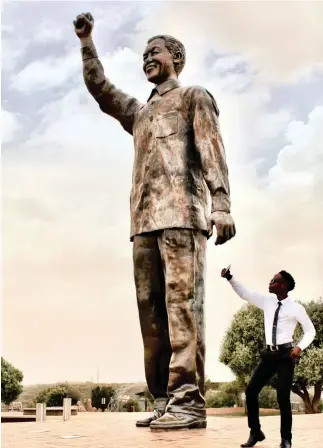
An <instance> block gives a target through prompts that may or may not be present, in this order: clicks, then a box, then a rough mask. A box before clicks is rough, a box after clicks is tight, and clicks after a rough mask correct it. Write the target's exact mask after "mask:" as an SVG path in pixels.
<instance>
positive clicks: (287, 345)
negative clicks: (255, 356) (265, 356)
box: [267, 342, 294, 352]
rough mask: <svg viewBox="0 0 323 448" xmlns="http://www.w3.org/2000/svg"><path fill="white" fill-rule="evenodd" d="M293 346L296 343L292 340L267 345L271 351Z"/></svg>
mask: <svg viewBox="0 0 323 448" xmlns="http://www.w3.org/2000/svg"><path fill="white" fill-rule="evenodd" d="M293 347H294V345H293V343H292V342H287V343H286V344H280V345H267V350H270V351H271V352H278V351H279V350H284V349H287V348H293Z"/></svg>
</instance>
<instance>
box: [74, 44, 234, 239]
mask: <svg viewBox="0 0 323 448" xmlns="http://www.w3.org/2000/svg"><path fill="white" fill-rule="evenodd" d="M82 50H83V55H84V54H87V55H88V54H90V55H91V51H90V50H86V49H82ZM92 51H93V50H92ZM84 78H85V82H86V85H87V87H88V90H89V91H90V93H91V94H92V95H93V96H94V98H95V99H96V101H97V102H98V104H99V106H100V108H101V110H102V111H103V112H105V113H107V114H108V115H110V116H112V117H114V118H115V119H117V120H118V121H119V122H120V123H121V125H122V126H123V128H124V129H125V130H126V131H127V132H129V133H130V134H131V135H133V137H134V149H135V155H134V166H133V175H132V189H131V197H130V212H131V238H132V237H133V236H134V235H138V234H141V233H144V232H151V231H155V230H161V229H166V228H191V229H199V230H201V231H203V232H207V216H208V214H209V210H208V198H209V193H210V197H211V211H212V212H214V211H226V212H230V189H229V182H228V169H227V165H226V160H225V151H224V145H223V142H222V137H221V133H220V129H219V121H218V115H219V112H218V108H217V105H216V102H215V100H214V98H213V97H212V95H211V94H210V93H209V92H208V91H207V90H206V89H204V88H202V87H199V86H194V87H181V86H180V83H179V81H178V80H175V79H169V80H168V81H166V82H165V83H163V84H161V85H159V86H156V88H154V89H153V91H152V93H151V95H150V97H149V99H148V102H147V103H146V104H142V103H140V102H139V101H138V100H137V99H135V98H133V97H131V96H129V95H127V94H125V93H124V92H122V91H121V90H119V89H117V88H116V87H115V86H114V85H113V84H112V83H111V82H110V81H109V80H108V79H107V78H106V77H105V76H104V72H103V67H102V65H101V63H100V61H99V59H97V58H95V57H94V58H93V57H92V58H89V59H86V60H85V61H84ZM208 190H209V193H208Z"/></svg>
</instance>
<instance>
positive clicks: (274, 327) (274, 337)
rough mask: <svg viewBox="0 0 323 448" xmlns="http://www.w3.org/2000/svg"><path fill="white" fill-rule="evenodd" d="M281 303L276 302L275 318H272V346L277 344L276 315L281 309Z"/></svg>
mask: <svg viewBox="0 0 323 448" xmlns="http://www.w3.org/2000/svg"><path fill="white" fill-rule="evenodd" d="M281 305H282V304H281V302H278V305H277V308H276V311H275V316H274V323H273V345H276V343H277V322H278V314H279V310H280V307H281Z"/></svg>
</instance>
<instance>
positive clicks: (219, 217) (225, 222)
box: [208, 212, 236, 245]
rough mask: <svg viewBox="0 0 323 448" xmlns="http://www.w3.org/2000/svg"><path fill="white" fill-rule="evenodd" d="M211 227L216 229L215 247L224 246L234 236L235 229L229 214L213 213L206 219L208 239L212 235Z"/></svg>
mask: <svg viewBox="0 0 323 448" xmlns="http://www.w3.org/2000/svg"><path fill="white" fill-rule="evenodd" d="M213 226H215V228H216V232H217V238H216V241H215V244H216V245H219V244H224V243H226V242H227V241H229V240H231V238H233V237H234V236H235V234H236V227H235V224H234V221H233V218H232V216H231V215H230V213H226V212H213V213H212V214H211V215H210V217H209V219H208V234H209V237H210V236H212V234H213Z"/></svg>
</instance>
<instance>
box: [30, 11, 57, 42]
mask: <svg viewBox="0 0 323 448" xmlns="http://www.w3.org/2000/svg"><path fill="white" fill-rule="evenodd" d="M34 39H35V41H36V42H38V43H41V44H43V45H46V44H53V43H55V42H60V41H62V40H64V28H63V24H61V25H59V24H58V23H57V21H55V20H51V19H47V18H45V19H44V20H42V21H41V22H40V23H39V24H38V27H37V28H36V30H35V34H34Z"/></svg>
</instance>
